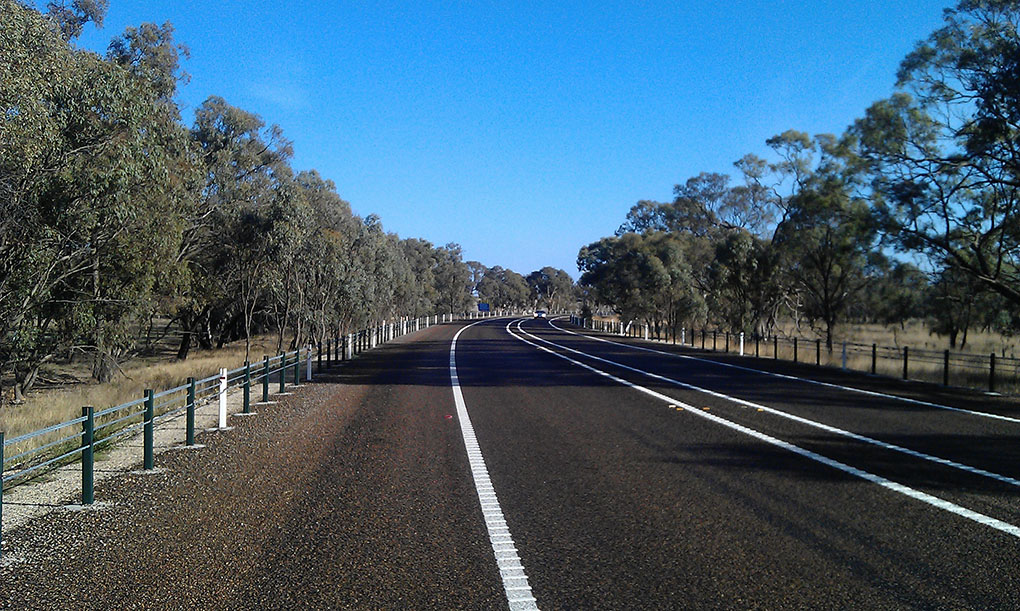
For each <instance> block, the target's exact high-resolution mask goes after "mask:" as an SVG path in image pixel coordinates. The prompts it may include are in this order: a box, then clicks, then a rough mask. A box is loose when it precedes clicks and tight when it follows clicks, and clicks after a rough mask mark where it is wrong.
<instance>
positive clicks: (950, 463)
mask: <svg viewBox="0 0 1020 611" xmlns="http://www.w3.org/2000/svg"><path fill="white" fill-rule="evenodd" d="M517 328H518V330H519V331H520V332H521V333H526V334H527V335H528V336H529V337H532V338H534V339H535V340H536V341H539V342H542V343H544V344H549V345H550V346H556V347H557V348H561V349H563V350H566V351H567V352H572V353H574V354H579V355H581V356H584V357H587V358H589V359H592V360H595V361H599V362H602V363H606V364H607V365H613V366H615V367H619V368H621V369H626V370H628V371H633V372H634V373H638V374H641V375H643V376H647V377H649V378H653V379H656V380H659V381H662V382H666V383H668V384H673V385H674V386H679V387H680V388H686V389H688V390H693V391H695V392H703V393H705V394H707V395H711V396H713V397H717V398H719V399H724V400H726V401H730V402H732V403H736V404H737V405H741V406H743V407H753V408H755V409H757V411H759V412H765V413H769V414H772V415H774V416H779V417H780V418H786V419H787V420H792V421H794V422H798V423H800V424H804V425H807V426H810V427H813V428H816V429H821V430H823V431H826V432H828V433H833V434H836V435H840V436H842V437H847V438H849V439H853V440H855V441H860V442H862V443H867V444H871V445H874V446H878V447H880V448H883V449H886V450H892V451H894V452H900V453H901V454H906V455H908V456H913V457H914V458H919V459H921V460H926V461H928V462H933V463H936V464H939V465H942V466H945V467H951V468H953V469H959V470H960V471H965V472H967V473H971V474H973V475H979V476H981V477H987V478H989V479H993V480H995V481H998V482H1002V483H1004V484H1009V485H1010V486H1015V487H1018V488H1020V480H1018V479H1016V478H1013V477H1009V476H1008V475H1001V474H999V473H994V472H992V471H986V470H985V469H981V468H979V467H972V466H970V465H965V464H963V463H959V462H956V461H954V460H949V459H948V458H941V457H939V456H934V455H932V454H927V453H925V452H921V451H918V450H912V449H910V448H906V447H903V446H900V445H896V444H894V443H889V442H887V441H882V440H881V439H875V438H873V437H868V436H866V435H861V434H859V433H854V432H853V431H848V430H846V429H841V428H839V427H835V426H832V425H829V424H825V423H822V422H818V421H816V420H809V419H808V418H803V417H801V416H797V415H795V414H791V413H789V412H784V411H783V410H781V409H776V408H774V407H769V406H767V405H762V404H761V403H755V402H753V401H748V400H746V399H741V398H739V397H734V396H731V395H727V394H724V393H721V392H716V391H714V390H709V389H707V388H702V387H701V386H695V385H694V384H690V383H688V382H681V381H680V380H677V379H674V378H669V377H666V376H663V375H659V374H657V373H652V372H650V371H645V370H643V369H637V368H636V367H631V366H629V365H624V364H623V363H620V362H618V361H613V360H610V359H606V358H602V357H600V356H595V355H594V354H589V353H587V352H584V351H581V350H577V349H574V348H570V347H569V346H564V345H563V344H557V343H555V342H551V341H549V340H547V339H542V338H541V337H538V336H536V335H532V334H531V333H528V332H527V331H524V330H523V329H522V328H521V327H520V325H518V327H517ZM554 328H556V329H560V330H562V331H566V332H567V333H572V332H571V331H569V330H568V329H561V328H560V327H554ZM575 335H578V334H576V333H575ZM581 337H588V336H586V335H581ZM592 339H597V338H592ZM701 409H702V410H705V411H708V409H709V408H708V407H703V408H701Z"/></svg>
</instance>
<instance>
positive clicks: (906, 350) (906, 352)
mask: <svg viewBox="0 0 1020 611" xmlns="http://www.w3.org/2000/svg"><path fill="white" fill-rule="evenodd" d="M909 356H910V348H909V347H907V346H903V379H904V380H906V379H907V363H908V362H909V360H910V359H909Z"/></svg>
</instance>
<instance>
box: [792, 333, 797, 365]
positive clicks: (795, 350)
mask: <svg viewBox="0 0 1020 611" xmlns="http://www.w3.org/2000/svg"><path fill="white" fill-rule="evenodd" d="M793 362H794V363H796V362H797V338H796V337H795V338H793Z"/></svg>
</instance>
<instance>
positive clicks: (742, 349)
mask: <svg viewBox="0 0 1020 611" xmlns="http://www.w3.org/2000/svg"><path fill="white" fill-rule="evenodd" d="M740 356H744V332H743V331H741V332H740Z"/></svg>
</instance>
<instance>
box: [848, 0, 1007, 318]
mask: <svg viewBox="0 0 1020 611" xmlns="http://www.w3.org/2000/svg"><path fill="white" fill-rule="evenodd" d="M945 20H946V24H945V26H944V27H942V28H940V29H939V30H937V31H935V32H934V33H932V35H931V36H930V37H929V38H928V39H927V40H925V41H923V42H921V43H919V44H918V45H917V47H916V48H915V49H914V51H913V52H912V53H910V55H908V56H907V57H906V59H904V61H903V63H902V65H901V67H900V71H899V75H898V77H899V81H898V85H899V87H900V91H899V92H897V93H896V94H895V95H893V96H892V97H890V98H889V99H887V100H882V101H879V102H877V103H875V104H874V105H872V106H871V107H870V108H869V109H868V110H867V112H866V114H865V116H864V117H863V118H861V119H859V120H858V121H857V122H856V123H855V124H854V126H853V128H852V130H851V131H852V134H853V135H854V136H855V137H856V138H857V139H858V140H859V146H858V147H857V153H858V155H859V156H860V160H861V163H862V164H863V165H864V166H865V167H866V168H867V170H868V172H869V174H870V177H871V188H872V196H873V198H874V203H875V213H876V218H877V219H878V220H879V222H880V223H881V228H882V230H883V232H884V233H885V234H886V235H887V236H888V237H889V240H890V242H891V243H892V244H894V245H895V246H897V247H898V248H900V249H902V250H904V251H914V252H919V253H922V254H924V255H926V256H927V257H928V259H929V261H930V262H931V264H932V267H934V268H943V267H952V268H954V269H956V270H958V271H960V272H963V273H966V274H969V275H970V276H972V277H973V278H975V279H976V280H978V281H979V282H980V283H981V284H982V285H983V286H985V287H986V288H988V289H989V290H991V291H994V292H996V293H998V294H1000V295H1002V296H1003V297H1004V298H1005V299H1006V300H1007V301H1009V302H1010V303H1012V304H1013V305H1014V306H1016V305H1018V304H1020V267H1018V266H1020V191H1018V187H1020V149H1018V147H1017V143H1018V142H1020V59H1018V58H1020V36H1018V34H1017V28H1018V24H1020V3H1018V2H1014V1H1000V0H995V1H993V0H964V1H963V2H960V4H959V5H958V6H957V7H956V8H955V9H952V10H947V11H946V14H945Z"/></svg>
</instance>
